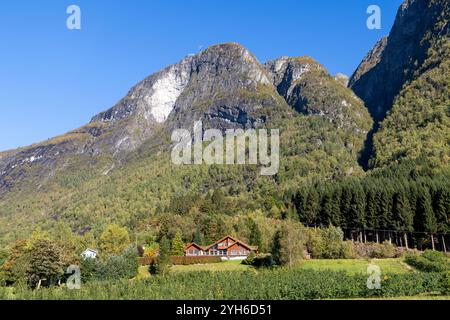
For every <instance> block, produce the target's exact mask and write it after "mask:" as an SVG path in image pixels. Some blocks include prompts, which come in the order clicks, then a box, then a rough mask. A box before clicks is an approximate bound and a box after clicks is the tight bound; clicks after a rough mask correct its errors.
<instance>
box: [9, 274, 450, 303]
mask: <svg viewBox="0 0 450 320" xmlns="http://www.w3.org/2000/svg"><path fill="white" fill-rule="evenodd" d="M424 293H436V294H449V293H450V276H449V274H446V273H407V274H396V275H394V274H393V275H384V276H383V278H382V283H381V289H380V290H369V289H368V288H367V275H364V274H360V275H350V274H348V273H345V272H334V271H314V270H301V269H299V270H288V269H274V270H262V271H259V272H255V271H246V272H191V273H177V274H170V275H167V276H153V277H150V278H148V279H147V280H144V281H131V282H130V281H117V282H103V283H101V282H97V283H89V284H87V285H83V286H82V288H81V290H72V291H71V290H67V289H64V288H53V289H42V290H39V291H31V290H28V289H26V288H15V292H14V295H13V297H14V298H15V299H39V300H41V299H44V300H46V299H100V300H103V299H105V300H110V299H119V300H120V299H136V300H145V299H149V300H173V299H177V300H197V299H211V300H212V299H225V300H229V299H231V300H232V299H238V300H241V299H242V300H311V299H332V298H334V299H344V298H370V297H399V296H415V295H418V294H424ZM2 298H3V299H7V298H11V292H8V294H6V293H5V292H4V291H2V290H0V299H2Z"/></svg>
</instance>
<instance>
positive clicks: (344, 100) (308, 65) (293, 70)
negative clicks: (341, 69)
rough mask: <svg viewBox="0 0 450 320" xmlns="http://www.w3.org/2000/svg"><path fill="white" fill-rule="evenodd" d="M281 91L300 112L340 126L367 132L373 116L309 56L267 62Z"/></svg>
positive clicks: (363, 132)
mask: <svg viewBox="0 0 450 320" xmlns="http://www.w3.org/2000/svg"><path fill="white" fill-rule="evenodd" d="M266 68H267V69H268V71H269V72H270V75H271V77H272V80H273V82H274V85H275V86H276V88H277V90H278V93H279V94H280V95H281V96H282V97H284V99H285V100H286V102H287V103H288V104H289V105H290V106H291V107H293V108H294V109H295V110H297V111H298V112H300V113H302V114H305V115H316V116H321V117H324V118H326V119H328V120H329V121H330V122H332V123H334V124H335V125H336V126H337V127H338V128H341V127H342V128H346V129H349V130H354V133H355V134H357V135H360V136H362V137H363V136H365V135H366V134H367V132H368V131H369V130H370V128H371V124H372V120H371V118H370V115H369V114H368V112H367V109H366V108H365V107H364V104H363V102H362V101H361V100H360V99H359V98H358V97H356V96H355V95H354V94H353V92H352V91H351V90H349V89H347V88H346V87H344V86H343V85H342V83H341V82H340V81H338V80H336V79H335V78H333V77H331V76H330V74H329V73H328V72H327V70H326V69H325V68H324V67H323V66H322V65H321V64H319V63H318V62H316V61H314V60H313V59H311V58H309V57H301V58H288V57H282V58H280V59H278V60H275V61H270V62H268V63H266Z"/></svg>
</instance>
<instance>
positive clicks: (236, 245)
mask: <svg viewBox="0 0 450 320" xmlns="http://www.w3.org/2000/svg"><path fill="white" fill-rule="evenodd" d="M251 252H255V253H257V252H258V247H255V246H250V245H248V244H246V243H245V242H242V241H240V240H239V239H236V238H233V237H231V236H226V237H223V238H222V239H220V240H218V241H216V242H215V243H213V244H211V245H209V246H200V245H198V244H196V243H190V244H188V245H187V246H186V248H185V251H184V253H185V256H186V257H199V256H216V257H222V258H227V259H245V258H247V257H248V255H249V254H250V253H251Z"/></svg>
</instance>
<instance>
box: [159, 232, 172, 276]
mask: <svg viewBox="0 0 450 320" xmlns="http://www.w3.org/2000/svg"><path fill="white" fill-rule="evenodd" d="M171 264H172V263H171V259H170V242H169V239H167V237H166V236H163V237H162V239H161V242H160V243H159V255H158V259H157V265H158V266H157V270H158V271H157V272H158V273H159V274H166V273H167V272H168V271H169V268H170V265H171Z"/></svg>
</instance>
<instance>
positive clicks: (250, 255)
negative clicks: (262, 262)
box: [242, 251, 256, 266]
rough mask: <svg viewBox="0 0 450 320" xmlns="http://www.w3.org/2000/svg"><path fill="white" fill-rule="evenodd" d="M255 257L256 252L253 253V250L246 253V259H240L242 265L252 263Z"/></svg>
mask: <svg viewBox="0 0 450 320" xmlns="http://www.w3.org/2000/svg"><path fill="white" fill-rule="evenodd" d="M255 258H256V253H254V252H253V251H252V252H250V254H249V255H248V257H247V259H245V260H244V261H242V264H243V265H246V266H251V265H253V262H254V261H255Z"/></svg>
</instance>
